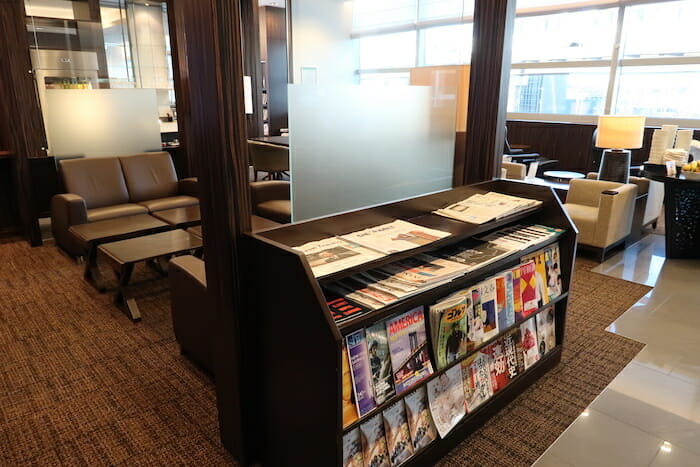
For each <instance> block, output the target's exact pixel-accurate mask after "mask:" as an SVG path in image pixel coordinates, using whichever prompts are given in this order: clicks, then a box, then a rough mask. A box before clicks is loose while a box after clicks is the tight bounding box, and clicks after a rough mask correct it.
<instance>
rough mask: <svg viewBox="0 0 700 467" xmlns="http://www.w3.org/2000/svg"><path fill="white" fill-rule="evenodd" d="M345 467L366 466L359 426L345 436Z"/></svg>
mask: <svg viewBox="0 0 700 467" xmlns="http://www.w3.org/2000/svg"><path fill="white" fill-rule="evenodd" d="M343 467H364V464H363V463H362V441H360V429H359V428H355V429H354V430H352V431H349V432H347V433H346V434H345V435H344V436H343Z"/></svg>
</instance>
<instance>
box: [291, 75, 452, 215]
mask: <svg viewBox="0 0 700 467" xmlns="http://www.w3.org/2000/svg"><path fill="white" fill-rule="evenodd" d="M455 102H456V99H455V95H454V94H445V93H442V92H438V91H436V90H435V88H433V87H430V86H405V87H397V88H389V87H387V88H374V87H364V86H357V85H351V86H347V85H345V86H313V85H304V84H298V85H290V86H289V136H290V159H291V161H290V167H291V181H292V219H293V220H294V221H300V220H306V219H310V218H314V217H319V216H324V215H328V214H334V213H338V212H343V211H348V210H352V209H359V208H363V207H366V206H371V205H374V204H378V203H384V202H389V201H395V200H398V199H403V198H408V197H411V196H417V195H421V194H425V193H431V192H435V191H439V190H443V189H448V188H450V187H451V186H452V167H453V158H454V139H455V108H456V104H455Z"/></svg>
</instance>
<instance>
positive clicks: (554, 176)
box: [542, 170, 586, 183]
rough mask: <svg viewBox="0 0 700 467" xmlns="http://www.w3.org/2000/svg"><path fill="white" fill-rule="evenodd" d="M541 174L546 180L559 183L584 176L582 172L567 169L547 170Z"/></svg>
mask: <svg viewBox="0 0 700 467" xmlns="http://www.w3.org/2000/svg"><path fill="white" fill-rule="evenodd" d="M542 175H543V176H544V178H546V179H548V180H551V181H553V182H559V183H569V182H570V181H571V180H577V179H580V178H586V176H585V175H583V174H582V173H578V172H569V171H567V170H548V171H547V172H545V173H543V174H542Z"/></svg>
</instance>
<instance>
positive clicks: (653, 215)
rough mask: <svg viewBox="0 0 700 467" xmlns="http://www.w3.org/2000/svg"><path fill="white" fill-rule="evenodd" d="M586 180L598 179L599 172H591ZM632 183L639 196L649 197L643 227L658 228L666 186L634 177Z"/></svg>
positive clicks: (631, 178) (631, 179)
mask: <svg viewBox="0 0 700 467" xmlns="http://www.w3.org/2000/svg"><path fill="white" fill-rule="evenodd" d="M586 178H590V179H592V180H597V179H598V172H589V173H588V174H587V175H586ZM630 183H634V184H635V185H637V195H643V194H646V195H647V199H646V205H645V208H644V216H643V218H642V219H641V220H640V224H641V227H646V226H648V225H651V226H652V228H654V229H655V228H656V223H657V221H658V220H659V216H660V215H661V208H662V207H663V205H664V184H663V183H660V182H654V181H651V180H649V179H648V178H643V177H634V176H631V175H630Z"/></svg>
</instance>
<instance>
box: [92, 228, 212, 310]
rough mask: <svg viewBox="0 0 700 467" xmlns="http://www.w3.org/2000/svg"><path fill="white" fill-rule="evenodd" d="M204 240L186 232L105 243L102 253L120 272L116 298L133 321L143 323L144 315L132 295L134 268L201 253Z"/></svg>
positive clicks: (101, 246) (162, 233) (166, 233)
mask: <svg viewBox="0 0 700 467" xmlns="http://www.w3.org/2000/svg"><path fill="white" fill-rule="evenodd" d="M201 249H202V239H201V238H200V237H197V236H196V235H192V234H190V233H188V232H185V231H184V230H180V229H177V230H169V231H167V232H161V233H157V234H152V235H145V236H143V237H136V238H130V239H127V240H120V241H118V242H111V243H104V244H102V245H100V246H99V247H98V250H99V252H100V253H101V254H103V255H104V256H105V257H106V258H107V260H108V261H109V262H110V263H111V264H112V266H113V267H114V268H115V270H116V271H117V275H118V278H119V288H118V289H117V294H116V295H115V297H114V301H115V303H116V304H117V305H119V306H121V307H122V308H123V309H124V311H125V312H126V314H127V316H129V317H130V318H131V319H132V321H139V320H140V319H141V312H140V311H139V307H138V305H137V304H136V299H135V298H134V296H133V293H132V287H133V286H132V285H130V284H129V282H130V281H131V274H132V272H133V271H134V265H135V264H136V263H138V262H141V261H150V260H158V259H161V258H165V257H169V256H173V255H178V254H181V253H189V252H193V251H195V252H198V251H199V250H201Z"/></svg>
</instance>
